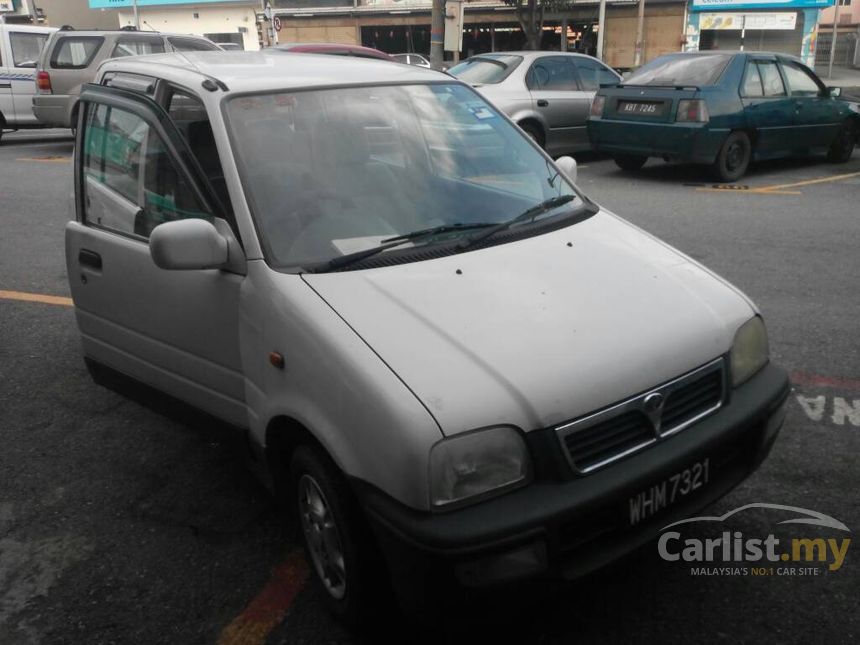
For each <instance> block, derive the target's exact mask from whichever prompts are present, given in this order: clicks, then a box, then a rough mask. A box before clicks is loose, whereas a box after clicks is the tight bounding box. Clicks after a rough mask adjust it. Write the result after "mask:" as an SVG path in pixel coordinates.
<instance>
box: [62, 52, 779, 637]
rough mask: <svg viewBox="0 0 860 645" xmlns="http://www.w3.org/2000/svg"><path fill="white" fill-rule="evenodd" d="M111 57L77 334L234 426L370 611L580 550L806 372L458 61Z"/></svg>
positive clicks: (90, 117) (489, 581)
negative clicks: (388, 595)
mask: <svg viewBox="0 0 860 645" xmlns="http://www.w3.org/2000/svg"><path fill="white" fill-rule="evenodd" d="M97 80H98V84H90V85H86V86H85V87H84V91H83V92H82V94H81V110H82V112H81V119H80V124H81V126H80V129H79V130H78V132H77V139H76V145H75V198H76V201H75V208H76V218H75V220H74V221H72V222H70V223H69V224H68V226H67V228H66V262H67V268H68V276H69V281H70V287H71V292H72V296H73V298H74V304H75V313H76V317H77V322H78V326H79V328H80V332H81V337H82V339H83V351H84V355H85V357H86V360H87V363H88V365H89V366H90V368H91V370H92V373H93V375H94V376H95V377H96V378H97V379H98V380H99V382H102V383H105V384H108V385H111V384H115V383H117V382H122V381H123V379H125V380H126V381H127V380H128V379H129V378H130V379H132V380H134V381H135V382H137V383H142V384H144V385H146V386H149V387H154V388H157V389H159V390H161V391H163V392H166V393H168V394H170V395H172V396H173V397H174V398H177V399H180V400H181V401H184V402H186V403H189V404H191V405H193V406H196V407H199V408H202V409H203V410H205V411H206V412H208V413H210V414H212V415H215V416H217V417H219V418H221V419H223V420H226V421H228V422H229V423H231V424H232V425H234V426H236V428H237V429H238V431H239V432H241V433H243V434H244V436H245V437H246V438H247V446H248V451H247V454H248V456H249V459H250V463H251V465H252V466H253V468H254V469H255V471H256V472H258V473H259V474H260V476H261V477H262V479H263V481H264V482H266V483H267V484H268V485H270V486H271V487H272V488H274V489H275V490H276V491H277V492H279V493H281V494H283V496H284V498H285V499H286V500H288V501H289V506H290V507H291V508H292V509H293V511H294V514H295V518H296V522H297V524H298V525H299V526H301V529H302V535H303V536H304V541H305V544H306V547H307V548H306V553H307V554H308V557H309V559H310V561H311V563H312V566H313V569H314V571H315V572H316V575H317V576H318V578H319V580H320V582H321V584H322V587H323V588H324V589H325V592H326V593H325V597H326V598H327V600H328V602H329V604H330V606H331V608H332V610H333V611H334V612H335V613H336V614H337V615H338V616H340V617H341V618H342V619H344V620H345V621H347V622H348V623H353V624H354V623H359V622H361V621H362V620H367V619H368V618H370V617H372V616H373V614H372V613H369V612H368V606H369V605H371V604H373V603H375V602H377V601H378V599H379V598H382V597H384V594H380V593H377V591H379V586H380V584H381V583H383V582H384V583H386V584H387V583H388V582H389V581H390V582H391V583H393V584H394V586H395V588H396V589H397V591H399V592H400V597H401V598H402V599H404V600H407V601H410V600H411V603H410V604H411V606H413V607H414V606H423V605H426V604H427V603H428V602H430V601H433V602H438V603H442V604H445V603H452V604H453V605H454V606H456V605H457V603H460V602H461V601H462V599H463V598H468V597H469V596H470V595H474V593H475V591H474V590H475V588H484V587H493V586H495V585H499V584H502V585H504V584H509V583H511V582H512V581H519V580H523V579H527V578H532V579H534V578H541V577H545V576H553V577H566V578H571V577H575V576H579V575H583V574H585V573H587V572H589V571H591V570H593V569H595V568H597V567H600V566H601V565H603V564H605V563H607V562H609V561H610V560H612V559H614V558H617V557H619V556H621V555H622V554H624V553H627V552H629V551H630V550H632V549H634V548H636V547H637V546H638V545H640V544H642V543H643V542H644V541H646V540H649V539H651V538H653V537H654V536H655V535H656V534H657V533H658V531H659V527H661V526H665V525H666V524H667V523H671V522H673V521H677V520H679V519H681V518H683V517H687V516H688V515H689V514H691V513H695V512H697V511H698V510H700V509H701V508H702V507H703V506H705V505H707V504H709V503H711V502H713V501H714V500H716V499H718V498H719V497H721V496H722V495H724V494H725V493H726V492H727V491H729V490H731V489H732V488H733V487H734V486H735V485H737V484H738V483H739V482H740V481H742V480H743V479H744V478H745V477H746V476H747V475H749V474H750V473H751V472H753V471H754V470H755V468H756V467H757V466H758V465H759V463H761V461H762V460H763V459H764V458H765V456H766V455H767V454H768V451H769V450H770V447H771V445H772V444H773V442H774V441H775V439H776V436H777V434H778V432H779V429H780V426H781V425H782V420H783V418H784V415H785V408H784V406H785V402H786V400H787V397H788V392H789V384H788V379H787V376H786V374H785V372H784V371H783V370H781V369H779V368H778V367H776V366H775V365H773V364H772V363H771V362H770V361H769V359H768V342H767V332H766V330H765V325H764V323H763V322H762V318H761V317H760V315H759V313H758V311H757V310H756V308H755V306H754V305H753V304H752V303H751V302H750V301H749V300H748V299H747V298H746V297H745V296H744V295H743V294H741V293H740V292H739V291H738V290H737V289H735V288H734V287H732V286H730V285H729V284H727V283H726V282H725V281H724V280H722V279H720V278H718V277H716V276H715V275H714V274H713V273H711V272H709V271H708V270H706V269H705V268H703V267H702V266H701V265H699V264H698V263H696V262H695V261H694V260H691V259H690V258H688V257H686V256H684V255H682V254H681V253H679V252H678V251H676V250H674V249H672V248H670V247H669V246H667V245H666V244H664V243H662V242H660V241H659V240H656V239H654V238H653V237H651V236H650V235H648V234H646V233H644V232H643V231H641V230H640V229H638V228H636V227H634V226H632V225H630V224H628V223H627V222H625V221H624V220H622V219H620V218H619V217H617V216H615V215H613V214H611V213H609V212H607V211H605V210H603V209H601V208H600V207H598V206H597V205H596V204H595V203H594V202H592V201H591V200H589V199H588V198H587V197H586V196H585V195H584V194H583V193H582V192H580V191H579V190H578V189H577V187H576V185H575V183H574V182H575V167H576V162H575V161H574V160H573V159H571V158H570V157H566V158H562V159H559V160H558V161H557V162H554V161H553V160H552V159H551V158H550V157H549V156H548V155H547V154H546V153H545V152H544V151H542V150H540V148H539V147H538V146H536V145H535V143H534V142H533V141H531V140H530V139H529V138H528V137H526V136H525V135H524V134H523V133H522V131H521V130H520V129H519V128H517V127H516V126H515V125H514V124H513V122H512V121H510V119H508V118H507V117H506V116H505V115H504V114H502V113H501V112H500V111H499V110H497V109H496V108H495V107H493V106H492V105H490V104H489V103H488V102H487V101H486V100H484V99H483V98H482V97H481V96H480V95H479V94H478V93H477V92H476V91H475V90H473V89H472V88H471V87H469V86H468V85H467V84H465V83H462V82H460V81H457V80H456V79H452V78H451V77H450V76H446V75H444V74H442V73H439V72H434V71H430V70H425V69H421V68H419V67H415V66H408V65H392V64H391V63H388V62H384V61H375V60H368V59H358V58H351V57H339V56H335V57H333V56H325V55H312V54H303V55H301V56H286V55H284V54H283V53H281V52H273V51H264V52H242V53H239V52H236V53H234V52H224V51H221V52H203V53H187V54H184V55H180V54H172V55H161V56H148V57H140V58H127V59H116V60H112V61H109V62H107V63H105V64H103V65H102V67H101V71H100V74H99V76H98V79H97ZM672 478H674V479H675V481H676V482H677V481H678V480H683V481H687V482H690V485H689V486H684V487H683V488H681V487H679V488H678V494H677V495H676V494H675V493H674V492H673V493H672V495H671V497H667V496H666V495H659V496H658V495H655V493H654V492H653V491H654V490H657V489H658V488H659V487H661V486H662V490H664V491H665V489H666V485H667V484H666V482H668V481H670V480H671V479H672ZM646 498H647V499H646ZM643 500H644V501H643ZM646 501H647V503H646ZM386 574H388V575H386ZM422 594H423V595H422Z"/></svg>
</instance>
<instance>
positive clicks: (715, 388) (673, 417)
mask: <svg viewBox="0 0 860 645" xmlns="http://www.w3.org/2000/svg"><path fill="white" fill-rule="evenodd" d="M724 383H725V374H724V361H723V359H722V358H719V359H717V360H715V361H712V362H710V363H708V364H707V365H704V366H703V367H700V368H698V369H696V370H693V371H692V372H689V373H687V374H685V375H684V376H681V377H679V378H677V379H674V380H672V381H669V382H668V383H664V384H663V385H660V386H658V387H656V388H654V389H653V390H649V391H648V392H644V393H642V394H639V395H638V396H635V397H633V398H631V399H628V400H626V401H622V402H621V403H617V404H615V405H612V406H610V407H608V408H605V409H604V410H601V411H599V412H596V413H594V414H590V415H588V416H587V417H584V418H581V419H577V420H575V421H572V422H570V423H566V424H564V425H562V426H559V427H557V428H556V429H555V432H556V435H557V436H558V438H559V440H560V443H561V447H562V451H563V452H564V454H565V457H566V458H567V461H568V463H569V464H570V467H571V468H572V469H573V470H574V472H576V473H579V474H586V473H589V472H591V471H593V470H597V469H598V468H602V467H603V466H606V465H608V464H610V463H612V462H614V461H617V460H619V459H623V458H624V457H627V456H628V455H632V454H633V453H636V452H639V451H640V450H643V449H644V448H646V447H647V446H650V445H651V444H654V443H656V442H658V441H661V440H663V439H665V438H667V437H669V436H671V435H673V434H675V433H677V432H681V431H682V430H684V429H686V428H688V427H690V426H691V425H693V424H694V423H696V422H697V421H699V420H701V419H703V418H704V417H706V416H708V415H709V414H712V413H713V412H716V411H717V410H718V409H719V408H720V406H721V405H722V403H723V398H724V397H723V391H724V387H725V385H724Z"/></svg>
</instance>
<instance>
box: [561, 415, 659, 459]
mask: <svg viewBox="0 0 860 645" xmlns="http://www.w3.org/2000/svg"><path fill="white" fill-rule="evenodd" d="M654 441H656V439H655V438H654V428H653V426H652V425H651V422H650V421H648V417H646V416H645V415H644V414H642V413H641V412H638V411H635V410H634V411H631V412H627V413H625V414H622V415H620V416H617V417H614V418H612V419H608V420H607V421H603V422H601V423H598V424H597V425H593V426H591V427H589V428H586V429H585V430H583V431H582V432H572V433H571V434H569V435H567V436H566V437H565V438H564V445H565V448H567V454H568V455H570V459H571V460H573V462H574V463H575V464H576V467H577V468H578V469H579V470H583V471H584V470H589V469H593V468H595V467H598V466H599V465H600V464H602V463H603V462H604V461H606V460H612V459H614V458H616V457H617V456H618V455H620V454H625V453H628V452H630V451H634V450H638V449H639V448H642V447H644V446H645V445H647V444H649V443H654Z"/></svg>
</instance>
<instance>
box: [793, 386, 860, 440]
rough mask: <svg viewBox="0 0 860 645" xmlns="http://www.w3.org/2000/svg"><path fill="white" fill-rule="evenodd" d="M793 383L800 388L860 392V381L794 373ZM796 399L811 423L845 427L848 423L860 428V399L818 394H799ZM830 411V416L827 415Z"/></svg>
mask: <svg viewBox="0 0 860 645" xmlns="http://www.w3.org/2000/svg"><path fill="white" fill-rule="evenodd" d="M791 382H792V383H793V384H795V385H799V386H813V387H826V388H834V389H838V390H854V391H855V392H860V380H858V379H846V378H838V377H832V376H819V375H817V374H806V373H805V372H793V373H792V374H791ZM795 399H796V400H797V403H798V404H799V405H800V408H801V409H802V410H803V412H804V414H806V416H807V417H808V418H809V420H810V421H815V422H816V423H822V422H824V423H827V422H828V421H830V422H832V423H833V424H835V425H837V426H844V425H846V422H847V424H848V425H852V426H854V427H856V428H860V399H849V398H847V397H843V396H833V397H828V396H827V395H825V394H816V395H813V396H806V395H803V394H797V395H795ZM828 400H829V401H830V405H828ZM828 410H829V411H830V414H827V412H828Z"/></svg>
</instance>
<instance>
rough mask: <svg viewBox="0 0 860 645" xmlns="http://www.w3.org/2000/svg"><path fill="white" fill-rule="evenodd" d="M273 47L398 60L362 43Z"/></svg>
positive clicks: (294, 51)
mask: <svg viewBox="0 0 860 645" xmlns="http://www.w3.org/2000/svg"><path fill="white" fill-rule="evenodd" d="M273 49H278V50H280V51H285V52H290V53H291V54H332V55H335V56H353V57H355V58H375V59H378V60H387V61H390V62H396V61H395V59H394V58H392V56H391V55H390V54H386V53H385V52H382V51H379V50H378V49H373V47H362V46H361V45H342V44H339V43H292V44H285V45H275V47H274V48H273Z"/></svg>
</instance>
